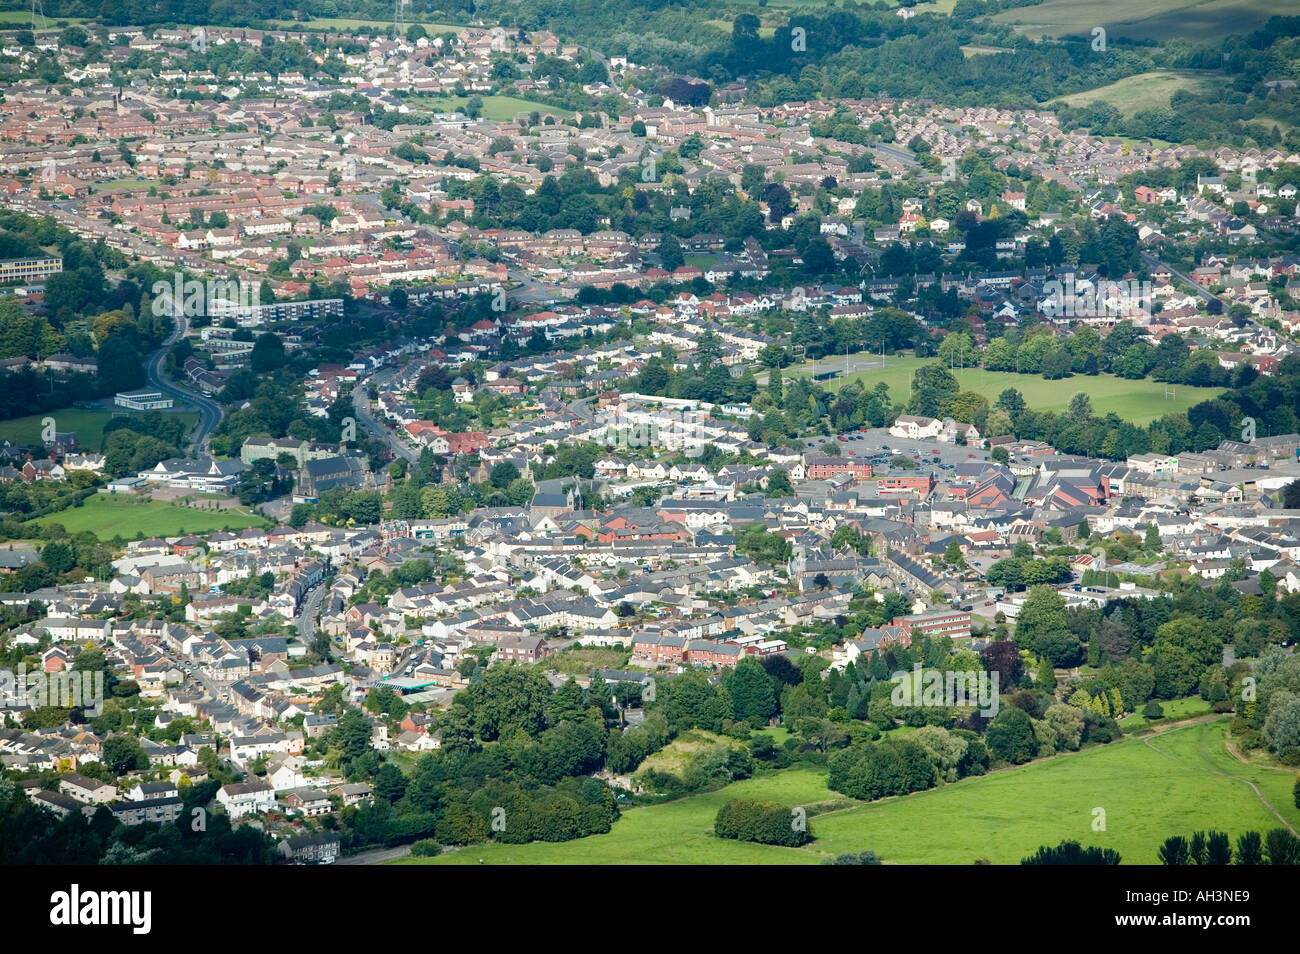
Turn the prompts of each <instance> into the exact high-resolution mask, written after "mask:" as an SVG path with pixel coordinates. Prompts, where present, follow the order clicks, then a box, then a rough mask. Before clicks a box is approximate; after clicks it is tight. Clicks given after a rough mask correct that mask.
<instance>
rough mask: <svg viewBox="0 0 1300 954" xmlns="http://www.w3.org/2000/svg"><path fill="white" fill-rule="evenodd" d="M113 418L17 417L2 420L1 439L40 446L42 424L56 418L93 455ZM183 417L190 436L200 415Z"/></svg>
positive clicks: (79, 412)
mask: <svg viewBox="0 0 1300 954" xmlns="http://www.w3.org/2000/svg"><path fill="white" fill-rule="evenodd" d="M113 416H114V415H113V413H112V412H111V411H88V410H83V409H81V408H75V407H65V408H60V409H59V410H57V411H49V412H47V413H45V414H31V415H28V416H27V417H13V418H10V419H9V420H7V421H0V438H4V439H6V440H10V441H13V442H14V443H15V444H20V445H22V446H24V447H36V446H39V445H40V444H41V431H42V430H43V428H44V425H43V424H42V423H41V421H43V420H44V419H45V418H47V417H52V418H54V426H55V427H56V428H57V429H58V430H60V431H76V432H77V439H78V440H80V441H81V448H82V450H84V451H88V452H92V453H93V452H98V451H100V450H102V449H103V441H104V425H105V424H107V423H108V422H109V421H110V420H111V419H112V418H113ZM180 418H181V419H182V420H183V421H184V422H185V432H186V433H187V434H188V433H189V432H190V430H191V429H192V428H193V427H194V425H195V424H197V423H198V420H199V416H198V415H197V414H194V413H192V412H180Z"/></svg>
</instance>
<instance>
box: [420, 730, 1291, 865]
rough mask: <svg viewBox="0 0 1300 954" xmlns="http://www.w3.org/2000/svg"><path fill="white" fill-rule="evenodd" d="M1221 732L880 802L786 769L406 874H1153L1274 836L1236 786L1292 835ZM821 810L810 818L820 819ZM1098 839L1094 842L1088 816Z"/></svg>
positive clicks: (1286, 774)
mask: <svg viewBox="0 0 1300 954" xmlns="http://www.w3.org/2000/svg"><path fill="white" fill-rule="evenodd" d="M1226 725H1227V721H1226V720H1219V721H1217V722H1212V723H1201V724H1197V725H1191V726H1185V727H1182V728H1178V729H1172V730H1170V731H1168V732H1165V733H1160V734H1157V735H1154V736H1148V737H1146V738H1127V739H1124V740H1122V741H1120V742H1116V743H1114V744H1112V745H1108V746H1099V747H1096V748H1091V749H1088V750H1085V751H1083V752H1078V753H1071V754H1066V755H1062V756H1057V757H1055V758H1051V759H1045V760H1042V761H1038V762H1033V763H1030V764H1029V765H1023V766H1019V767H1017V768H1013V769H1008V770H1005V771H1000V772H995V773H993V774H991V775H987V776H984V777H981V778H970V779H963V780H962V781H960V782H957V783H955V784H952V785H946V786H943V787H942V788H936V789H932V790H930V791H928V792H918V793H916V794H914V795H909V796H905V797H902V798H891V799H885V800H882V801H878V802H871V803H859V802H849V803H848V807H843V808H839V809H838V810H836V809H835V806H836V805H837V804H843V803H844V800H843V796H840V795H838V794H837V793H835V792H831V791H829V790H828V789H827V788H826V785H825V775H824V774H823V773H822V772H820V771H816V770H813V769H810V768H805V767H795V768H791V769H787V770H785V771H782V772H778V773H775V774H773V775H768V776H764V777H761V778H755V779H749V780H746V781H744V782H737V783H735V784H733V785H729V786H727V787H726V788H724V789H722V790H720V791H717V792H711V793H708V794H705V795H697V796H693V797H690V798H685V799H680V800H678V801H674V802H667V803H665V804H662V805H653V806H648V807H644V808H633V809H628V810H627V811H625V812H624V813H623V816H622V817H621V818H620V819H619V820H618V821H617V822H615V823H614V827H613V830H612V831H611V832H610V833H609V834H607V835H593V836H591V837H589V838H582V839H579V840H577V841H572V842H565V843H559V844H550V843H536V844H530V845H500V844H485V845H474V846H471V847H468V848H465V849H463V850H461V851H453V852H448V853H447V854H445V855H442V856H439V857H437V858H433V859H404V861H403V862H402V863H407V864H422V863H423V864H430V863H431V864H477V863H479V862H480V860H482V861H483V862H484V863H489V864H813V863H817V862H819V861H821V860H822V858H824V857H827V856H830V855H835V854H839V853H841V852H848V851H861V850H863V849H871V850H874V851H875V852H877V853H878V854H880V855H881V856H882V857H883V858H884V859H885V862H886V863H887V864H888V863H897V864H958V865H969V864H971V863H972V862H973V861H974V860H975V859H977V858H987V859H989V860H990V861H992V862H993V863H994V864H1018V863H1019V862H1020V860H1021V859H1022V858H1024V857H1026V856H1027V855H1030V854H1032V853H1033V852H1034V851H1035V850H1036V849H1037V848H1038V847H1039V846H1040V845H1055V844H1058V843H1059V842H1061V841H1063V840H1065V839H1073V840H1076V841H1079V842H1080V843H1081V844H1083V845H1085V846H1089V845H1096V846H1099V847H1105V848H1114V849H1116V850H1117V851H1119V853H1120V855H1121V856H1122V858H1123V860H1124V862H1125V863H1127V864H1154V863H1156V852H1157V850H1158V849H1159V847H1160V844H1161V843H1162V842H1163V841H1164V839H1165V838H1167V837H1169V836H1170V835H1174V834H1185V835H1186V834H1191V833H1192V832H1194V831H1197V830H1205V829H1211V828H1213V829H1217V830H1220V831H1226V832H1228V834H1229V835H1231V836H1232V837H1233V838H1234V840H1235V838H1236V836H1238V835H1239V834H1241V833H1242V832H1244V831H1247V830H1259V831H1265V830H1268V829H1271V828H1276V827H1278V826H1279V824H1280V823H1279V821H1278V819H1277V817H1275V816H1274V814H1273V813H1272V811H1270V810H1269V808H1268V807H1267V806H1266V805H1265V804H1264V803H1263V802H1262V801H1261V800H1260V798H1259V797H1258V796H1257V795H1256V794H1255V792H1254V791H1253V790H1252V789H1251V788H1250V786H1249V785H1248V784H1246V783H1247V781H1249V782H1253V783H1254V784H1255V785H1257V786H1258V787H1259V789H1260V791H1261V792H1262V793H1263V796H1264V798H1265V799H1267V800H1268V802H1269V803H1270V804H1271V805H1272V807H1273V808H1274V809H1276V810H1277V811H1278V812H1279V813H1280V814H1281V816H1282V817H1283V818H1284V819H1286V821H1287V822H1288V823H1290V824H1291V825H1292V826H1300V810H1297V809H1296V807H1295V804H1294V802H1293V800H1292V795H1291V787H1292V786H1293V785H1294V784H1295V773H1293V772H1291V771H1288V770H1280V769H1278V768H1275V767H1269V766H1265V765H1253V764H1252V765H1246V764H1242V763H1241V762H1240V761H1238V760H1237V759H1235V758H1233V757H1232V755H1231V754H1229V753H1228V752H1227V750H1226V749H1225V747H1224V732H1225V728H1226ZM739 797H745V798H761V799H766V800H770V801H776V802H780V803H782V804H785V805H790V806H792V807H793V806H803V807H805V808H807V809H808V814H809V824H810V826H811V829H812V832H813V834H814V835H815V837H816V840H815V841H814V842H813V843H812V844H811V845H809V846H807V847H805V848H799V849H795V848H776V847H770V846H762V845H751V844H740V843H736V842H730V841H725V840H722V839H718V838H715V837H714V836H713V835H712V827H713V819H714V817H715V815H716V814H717V811H718V808H719V807H721V805H722V804H723V803H724V802H726V801H727V800H728V799H731V798H739ZM826 808H830V809H831V810H829V811H824V812H822V813H820V814H819V809H826ZM1098 808H1100V809H1103V810H1104V812H1105V830H1104V831H1094V830H1093V824H1094V819H1096V818H1100V817H1101V816H1099V815H1098V814H1095V810H1096V809H1098Z"/></svg>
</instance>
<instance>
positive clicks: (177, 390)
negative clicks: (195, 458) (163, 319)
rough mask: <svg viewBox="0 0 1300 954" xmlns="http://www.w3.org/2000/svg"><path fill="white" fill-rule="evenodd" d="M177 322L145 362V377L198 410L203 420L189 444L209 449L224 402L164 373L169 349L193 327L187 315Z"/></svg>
mask: <svg viewBox="0 0 1300 954" xmlns="http://www.w3.org/2000/svg"><path fill="white" fill-rule="evenodd" d="M173 322H174V324H175V327H174V328H173V329H172V333H171V334H170V335H168V336H167V338H166V339H165V340H164V341H163V343H162V345H161V346H160V347H159V348H158V350H157V351H155V352H154V353H153V354H151V355H150V356H149V360H148V361H146V362H145V366H144V373H145V379H146V380H147V381H148V383H149V386H150V387H152V388H156V389H157V390H159V391H162V392H164V393H165V394H170V395H171V396H172V397H175V398H179V399H180V400H182V401H184V402H186V403H187V404H191V405H193V406H194V407H195V408H196V409H197V410H198V412H199V422H198V424H196V425H195V426H194V433H193V434H191V435H190V441H189V445H188V446H189V447H191V448H193V449H195V450H204V451H206V450H207V446H208V438H209V437H210V436H211V435H212V432H213V430H215V429H216V426H217V425H218V424H220V423H221V417H222V413H223V412H222V410H221V405H220V404H218V403H217V402H216V401H214V400H212V399H211V398H210V397H207V396H206V395H203V394H200V393H199V392H197V391H192V390H190V389H189V388H187V387H183V386H181V385H179V384H176V383H174V382H173V381H172V380H171V379H170V378H168V377H167V376H166V375H165V374H164V372H163V362H164V361H166V360H167V352H168V351H170V350H171V347H172V345H174V344H175V343H176V342H177V341H180V339H181V338H182V337H183V336H184V335H185V332H186V331H187V330H188V328H189V323H188V322H187V321H186V320H185V316H184V315H183V314H181V315H176V316H174V318H173Z"/></svg>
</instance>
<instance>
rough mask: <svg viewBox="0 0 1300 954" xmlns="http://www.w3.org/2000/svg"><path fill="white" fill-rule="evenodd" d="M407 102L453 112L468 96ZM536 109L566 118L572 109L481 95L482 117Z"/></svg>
mask: <svg viewBox="0 0 1300 954" xmlns="http://www.w3.org/2000/svg"><path fill="white" fill-rule="evenodd" d="M407 102H409V103H411V104H412V105H415V104H418V105H421V106H426V107H428V108H429V109H432V110H434V111H435V112H440V113H443V112H446V113H450V112H455V111H456V110H458V109H464V108H465V105H466V104H467V103H468V102H469V97H468V96H423V95H422V96H412V97H411V98H410V99H409V100H408V101H407ZM533 110H537V111H538V112H539V113H542V114H546V113H550V114H551V115H553V116H559V117H561V118H568V117H569V116H572V115H573V111H572V110H568V109H561V108H560V107H558V106H548V105H546V104H545V103H537V102H534V101H533V100H531V99H520V98H519V97H517V96H484V97H483V113H482V115H483V118H484V119H491V120H496V121H499V122H505V121H507V120H511V119H514V118H515V117H516V116H518V115H519V114H520V113H530V112H532V111H533Z"/></svg>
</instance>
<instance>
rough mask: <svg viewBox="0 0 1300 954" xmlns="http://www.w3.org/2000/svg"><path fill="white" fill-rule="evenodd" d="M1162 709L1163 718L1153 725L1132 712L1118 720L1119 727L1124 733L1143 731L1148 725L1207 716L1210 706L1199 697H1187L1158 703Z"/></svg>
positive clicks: (1143, 717)
mask: <svg viewBox="0 0 1300 954" xmlns="http://www.w3.org/2000/svg"><path fill="white" fill-rule="evenodd" d="M1160 707H1161V708H1162V709H1164V712H1165V714H1164V716H1163V717H1162V718H1160V719H1157V720H1156V721H1155V722H1154V723H1152V722H1151V720H1149V719H1147V718H1146V717H1145V716H1143V715H1142V713H1140V712H1134V713H1133V714H1132V715H1130V716H1126V717H1125V718H1123V719H1120V720H1119V724H1120V726H1121V727H1122V728H1123V729H1124V731H1125V732H1133V731H1135V730H1137V729H1145V728H1147V726H1150V725H1153V724H1154V725H1157V726H1158V725H1161V724H1162V723H1165V722H1174V721H1177V720H1179V719H1191V718H1194V717H1196V716H1201V715H1208V714H1209V713H1210V711H1211V710H1210V704H1209V703H1208V702H1206V701H1205V700H1204V699H1202V698H1201V697H1200V696H1188V697H1187V698H1186V699H1172V700H1170V701H1169V702H1162V703H1160Z"/></svg>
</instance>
